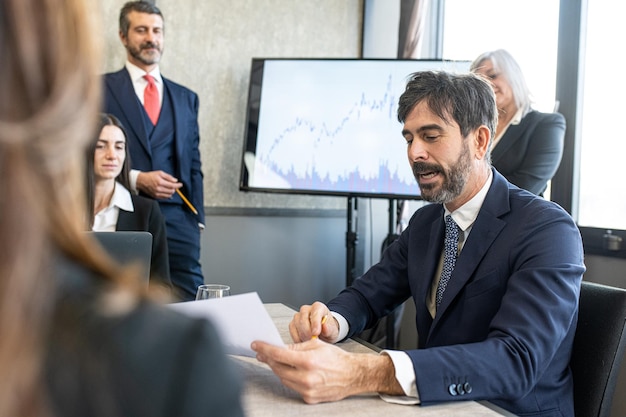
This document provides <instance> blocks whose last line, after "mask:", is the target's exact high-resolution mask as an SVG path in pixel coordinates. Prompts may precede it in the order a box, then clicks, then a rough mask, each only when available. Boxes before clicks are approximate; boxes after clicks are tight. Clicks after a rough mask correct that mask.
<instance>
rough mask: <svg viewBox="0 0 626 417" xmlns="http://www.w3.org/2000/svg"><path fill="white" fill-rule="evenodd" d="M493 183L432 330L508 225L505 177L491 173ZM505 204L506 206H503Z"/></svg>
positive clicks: (457, 264)
mask: <svg viewBox="0 0 626 417" xmlns="http://www.w3.org/2000/svg"><path fill="white" fill-rule="evenodd" d="M492 173H493V176H494V178H493V183H492V185H491V188H490V189H489V192H488V193H487V196H486V197H485V201H484V202H483V205H482V207H481V209H480V212H479V213H478V217H477V218H476V221H475V222H474V224H473V226H472V230H471V232H470V235H469V237H468V239H467V241H466V242H465V244H464V245H463V250H462V251H461V254H460V255H459V258H458V259H457V261H456V265H455V267H454V271H453V272H452V276H451V277H450V281H448V285H447V286H446V290H445V292H444V293H443V298H442V300H441V304H440V305H439V308H438V309H437V315H436V316H435V320H434V322H433V325H432V327H431V331H432V329H434V328H435V327H436V326H437V323H438V322H439V320H440V318H441V316H442V315H443V314H445V312H446V309H447V308H448V307H449V306H450V304H451V303H452V301H453V300H454V298H455V297H456V296H457V294H458V293H459V292H460V291H461V290H462V289H463V287H465V285H466V284H467V281H468V280H469V279H470V278H471V277H472V275H473V274H474V271H475V270H476V268H477V267H478V265H479V264H480V262H481V260H482V259H483V257H484V256H485V254H486V253H487V251H488V250H489V247H490V246H491V245H492V244H493V242H494V240H495V239H496V237H497V236H498V235H499V234H500V232H501V231H502V229H503V228H504V227H505V226H506V223H505V222H504V221H503V220H501V219H500V216H502V214H504V213H506V212H508V211H509V209H510V207H509V203H508V202H509V197H508V185H507V183H506V180H505V179H504V177H502V175H500V174H498V173H497V172H496V171H495V170H493V169H492ZM502 202H505V203H502Z"/></svg>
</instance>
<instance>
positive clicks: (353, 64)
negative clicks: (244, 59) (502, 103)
mask: <svg viewBox="0 0 626 417" xmlns="http://www.w3.org/2000/svg"><path fill="white" fill-rule="evenodd" d="M266 62H276V63H277V64H280V63H281V62H282V63H286V64H295V63H298V64H299V63H303V64H307V63H311V64H312V65H326V64H328V65H333V64H343V65H345V66H347V67H349V68H350V69H351V70H352V71H354V74H355V75H358V74H359V71H358V70H359V66H361V67H364V66H367V65H370V64H373V65H374V66H376V67H378V66H381V70H385V71H393V73H389V74H388V81H385V79H384V78H382V77H383V75H381V74H376V75H377V76H380V77H378V78H377V79H380V80H382V81H381V82H387V83H388V84H391V82H392V81H391V79H392V78H393V76H396V78H397V73H398V71H399V70H398V68H399V67H401V68H403V69H404V68H406V71H404V72H403V71H400V72H399V73H401V74H403V75H402V77H403V79H402V80H401V89H400V90H394V91H393V97H392V98H391V99H393V101H394V102H393V103H391V106H393V112H391V108H390V109H388V110H389V113H390V114H389V116H390V117H393V118H394V119H395V117H396V115H395V109H396V108H397V99H398V98H399V96H400V94H401V93H402V91H403V90H404V84H405V82H406V80H407V79H408V77H409V75H410V74H411V73H412V72H415V71H421V70H446V71H453V72H467V71H468V70H469V64H470V62H469V61H451V60H436V59H417V60H408V59H361V58H252V62H251V70H250V84H249V89H248V101H247V109H246V129H245V135H244V146H243V152H242V158H241V174H240V182H239V189H240V190H241V191H244V192H265V193H281V194H306V195H320V196H344V197H365V198H384V199H397V200H421V197H420V194H419V188H418V187H417V183H416V182H412V184H411V185H410V187H409V188H410V192H404V191H403V192H400V191H397V190H392V191H389V190H384V189H382V188H371V189H368V190H363V189H349V188H348V187H346V188H345V189H341V190H338V189H331V188H312V187H311V188H307V187H302V186H299V187H293V188H288V187H273V186H255V185H253V184H250V172H249V167H248V166H247V164H246V158H248V164H250V162H251V161H250V158H252V157H254V158H255V159H256V151H257V145H258V139H259V137H258V135H259V117H260V114H261V112H262V111H263V109H262V108H261V105H262V98H263V96H262V94H263V87H264V86H263V81H264V70H265V64H266ZM413 68H414V69H413ZM393 82H394V83H395V84H398V83H400V80H397V79H395V80H393ZM377 85H379V86H380V84H377ZM398 88H400V87H398ZM387 90H389V85H388V86H387ZM362 94H363V95H362V97H361V98H353V100H354V102H357V101H358V100H359V99H361V100H362V99H363V96H364V95H365V93H362ZM385 96H386V95H385ZM386 98H387V99H388V101H391V100H390V97H386ZM290 99H293V100H294V101H296V100H298V99H304V98H302V97H298V95H297V94H294V95H290ZM328 99H329V100H333V98H332V97H329V98H328ZM391 113H393V114H391ZM261 122H265V120H262V121H261ZM318 122H319V121H318ZM396 123H397V130H396V131H395V132H390V135H392V134H393V135H396V137H397V141H398V144H402V143H403V141H404V139H403V138H402V135H401V130H402V125H401V124H400V123H399V122H396ZM286 130H287V129H286ZM384 140H385V141H388V140H389V138H384ZM274 141H276V139H274ZM354 151H355V152H362V151H363V150H362V149H354ZM394 157H395V154H394ZM398 158H399V159H400V158H404V161H405V164H406V165H405V166H406V169H407V170H408V171H409V172H410V166H409V162H408V160H407V159H406V152H404V153H403V152H402V151H399V155H398ZM394 162H398V165H399V161H394ZM381 169H382V167H381V165H380V161H379V173H380V172H381ZM401 169H404V168H401ZM313 171H315V167H313ZM358 172H359V171H358V169H357V171H356V173H357V174H358ZM403 174H404V175H405V176H406V175H407V174H406V172H404V173H403ZM349 175H354V174H352V173H351V174H349ZM379 179H380V177H376V179H375V180H373V182H374V183H376V182H380V180H379ZM317 180H319V177H318V178H317ZM344 181H345V182H350V181H351V179H350V178H348V179H345V178H344ZM413 181H414V180H413Z"/></svg>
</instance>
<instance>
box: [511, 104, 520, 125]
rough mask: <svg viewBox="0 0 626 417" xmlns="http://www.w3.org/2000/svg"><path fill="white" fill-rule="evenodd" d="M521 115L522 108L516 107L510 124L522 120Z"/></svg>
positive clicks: (516, 123)
mask: <svg viewBox="0 0 626 417" xmlns="http://www.w3.org/2000/svg"><path fill="white" fill-rule="evenodd" d="M522 117H524V109H521V108H520V109H517V112H516V113H515V116H513V118H512V119H511V123H509V124H511V125H518V124H520V122H521V121H522Z"/></svg>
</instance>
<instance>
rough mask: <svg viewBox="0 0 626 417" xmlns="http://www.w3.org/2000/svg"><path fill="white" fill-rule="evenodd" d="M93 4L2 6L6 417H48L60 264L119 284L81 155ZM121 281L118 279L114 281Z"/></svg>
mask: <svg viewBox="0 0 626 417" xmlns="http://www.w3.org/2000/svg"><path fill="white" fill-rule="evenodd" d="M96 4H97V3H96V2H90V1H86V0H2V1H1V2H0V63H1V64H0V92H1V93H0V168H1V170H2V175H0V190H2V191H1V194H0V195H1V197H0V338H1V340H2V341H1V342H0V370H1V373H2V378H0V416H2V417H4V416H24V415H40V414H50V413H49V412H48V411H49V410H46V408H47V405H46V404H45V402H44V401H45V400H42V399H41V398H42V397H45V395H41V394H42V393H43V391H44V388H43V384H42V375H41V373H42V371H41V369H42V359H43V355H44V348H43V347H42V344H43V342H44V337H45V331H46V329H47V326H48V324H49V323H48V322H47V318H48V316H49V313H50V311H51V310H52V308H53V302H54V297H53V296H51V294H52V293H53V292H54V287H55V283H54V282H55V280H54V274H52V273H51V272H50V266H51V257H52V256H53V255H54V256H57V255H61V256H65V257H67V258H69V259H72V260H74V261H76V262H79V263H80V264H82V265H84V266H86V267H87V268H89V269H91V270H93V271H96V272H98V273H99V275H102V276H103V277H108V278H109V279H111V280H115V279H120V280H121V279H122V278H121V277H123V275H118V272H119V271H117V269H116V267H114V266H112V264H110V263H109V262H108V260H107V258H106V256H104V255H103V253H102V251H101V250H100V249H99V248H98V247H94V246H93V244H92V243H91V241H90V240H89V239H88V238H87V237H86V235H85V233H84V231H83V228H84V223H83V219H84V218H85V197H84V182H83V178H84V177H83V175H84V171H83V169H84V165H83V155H84V153H83V152H84V147H85V145H86V144H87V142H88V141H90V140H91V138H92V137H93V134H94V128H95V122H96V120H97V114H98V112H97V111H98V107H99V105H100V95H101V93H100V83H101V81H100V77H99V75H98V73H99V71H100V60H99V57H100V55H101V54H100V48H99V45H98V44H96V38H95V36H94V34H99V33H100V31H99V30H98V29H97V28H98V27H99V22H96V21H94V20H95V19H94V17H95V16H97V13H95V10H88V8H89V6H95V5H96ZM114 277H120V278H114Z"/></svg>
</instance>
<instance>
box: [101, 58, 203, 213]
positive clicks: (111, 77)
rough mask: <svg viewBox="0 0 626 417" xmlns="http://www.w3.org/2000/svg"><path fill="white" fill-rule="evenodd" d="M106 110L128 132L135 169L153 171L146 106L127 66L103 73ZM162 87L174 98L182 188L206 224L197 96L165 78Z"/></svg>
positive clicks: (175, 173)
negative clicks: (137, 91) (140, 99)
mask: <svg viewBox="0 0 626 417" xmlns="http://www.w3.org/2000/svg"><path fill="white" fill-rule="evenodd" d="M104 84H105V86H104V98H105V104H104V111H105V112H107V113H111V114H114V115H115V116H116V117H117V118H118V119H120V121H121V122H122V124H123V125H124V127H125V128H126V131H127V134H128V149H129V152H130V158H131V164H132V168H133V169H138V170H140V171H153V170H158V169H160V168H159V167H154V166H152V155H151V151H150V144H149V143H148V130H147V128H148V127H147V126H146V125H145V117H144V114H143V112H144V110H143V107H142V105H141V103H140V101H139V99H138V98H137V95H136V94H135V90H134V88H133V83H132V81H131V79H130V75H129V73H128V71H127V70H126V68H123V69H121V70H120V71H117V72H112V73H109V74H105V75H104ZM163 86H164V88H166V89H167V91H168V92H169V94H170V97H171V99H172V107H173V112H174V114H173V116H174V124H175V127H174V137H175V146H176V153H175V155H174V157H175V158H176V164H175V166H176V172H174V173H170V174H173V175H174V176H175V177H176V178H177V179H178V180H179V181H180V182H182V183H183V189H182V190H181V191H182V192H183V193H184V194H185V196H186V197H187V198H188V199H189V201H190V202H191V204H193V206H194V207H195V208H196V209H197V210H198V221H199V222H200V223H203V224H204V210H203V207H204V189H203V185H202V180H203V175H202V165H201V161H200V150H199V144H200V133H199V127H198V106H199V101H198V95H197V94H196V93H194V92H193V91H191V90H189V89H188V88H186V87H183V86H182V85H180V84H177V83H175V82H173V81H170V80H168V79H167V78H164V77H163Z"/></svg>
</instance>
